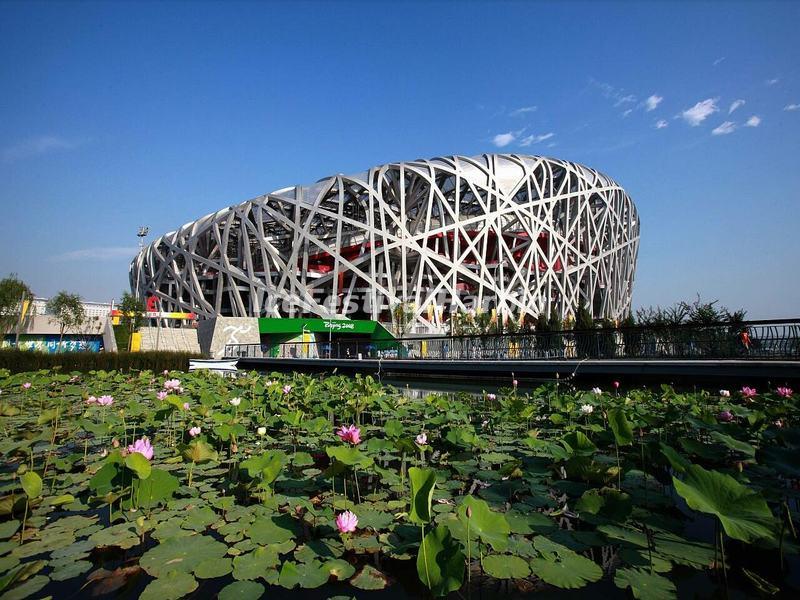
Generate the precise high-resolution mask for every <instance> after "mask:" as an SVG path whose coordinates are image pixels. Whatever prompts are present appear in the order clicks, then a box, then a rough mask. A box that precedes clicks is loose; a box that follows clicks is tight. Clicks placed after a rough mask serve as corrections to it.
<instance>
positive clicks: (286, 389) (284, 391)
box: [283, 385, 292, 394]
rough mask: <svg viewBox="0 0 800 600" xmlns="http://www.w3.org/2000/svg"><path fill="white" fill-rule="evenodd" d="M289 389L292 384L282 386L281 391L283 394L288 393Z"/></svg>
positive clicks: (290, 389)
mask: <svg viewBox="0 0 800 600" xmlns="http://www.w3.org/2000/svg"><path fill="white" fill-rule="evenodd" d="M291 391H292V386H290V385H285V386H283V393H284V394H288V393H289V392H291Z"/></svg>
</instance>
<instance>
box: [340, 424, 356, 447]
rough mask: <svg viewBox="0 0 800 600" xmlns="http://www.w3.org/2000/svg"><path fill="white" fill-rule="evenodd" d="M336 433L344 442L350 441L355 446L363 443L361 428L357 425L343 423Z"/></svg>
mask: <svg viewBox="0 0 800 600" xmlns="http://www.w3.org/2000/svg"><path fill="white" fill-rule="evenodd" d="M336 435H338V436H339V439H340V440H342V441H343V442H350V443H351V444H353V445H354V446H355V445H356V444H360V443H361V430H360V429H359V428H358V427H356V426H355V425H343V426H342V427H341V428H339V431H337V432H336Z"/></svg>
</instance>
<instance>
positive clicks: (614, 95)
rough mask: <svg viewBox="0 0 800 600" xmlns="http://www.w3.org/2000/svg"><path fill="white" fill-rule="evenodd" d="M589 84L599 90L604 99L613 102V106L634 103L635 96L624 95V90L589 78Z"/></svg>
mask: <svg viewBox="0 0 800 600" xmlns="http://www.w3.org/2000/svg"><path fill="white" fill-rule="evenodd" d="M589 83H590V84H591V85H593V86H594V87H596V88H597V89H599V90H600V93H601V94H603V96H604V97H605V98H608V99H609V100H614V106H619V105H620V104H626V103H630V102H636V96H634V95H633V94H625V93H624V90H623V89H621V88H615V87H614V86H613V85H611V84H610V83H606V82H604V81H597V80H596V79H594V78H593V77H590V78H589Z"/></svg>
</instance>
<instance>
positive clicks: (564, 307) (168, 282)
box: [130, 154, 639, 333]
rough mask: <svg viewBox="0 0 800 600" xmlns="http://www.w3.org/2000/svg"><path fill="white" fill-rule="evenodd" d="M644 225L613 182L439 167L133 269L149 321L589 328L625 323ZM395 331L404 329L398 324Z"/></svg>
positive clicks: (193, 242) (321, 190)
mask: <svg viewBox="0 0 800 600" xmlns="http://www.w3.org/2000/svg"><path fill="white" fill-rule="evenodd" d="M638 247H639V217H638V214H637V211H636V207H635V205H634V203H633V201H632V200H631V199H630V197H629V196H628V194H627V193H626V192H625V190H624V189H623V188H622V187H621V186H620V185H619V184H617V183H616V182H615V181H614V180H612V179H610V178H609V177H607V176H605V175H603V174H602V173H600V172H598V171H596V170H594V169H590V168H588V167H585V166H583V165H579V164H576V163H572V162H568V161H564V160H557V159H553V158H545V157H541V156H525V155H517V154H485V155H481V156H476V157H464V156H448V157H442V158H434V159H431V160H415V161H409V162H399V163H391V164H386V165H380V166H377V167H374V168H372V169H369V170H368V171H364V172H362V173H358V174H355V175H350V176H345V175H335V176H332V177H327V178H324V179H321V180H320V181H318V182H317V183H315V184H313V185H307V186H294V187H288V188H284V189H281V190H277V191H275V192H273V193H270V194H266V195H264V196H260V197H258V198H255V199H253V200H250V201H248V202H244V203H242V204H238V205H235V206H231V207H228V208H223V209H222V210H220V211H218V212H216V213H214V214H210V215H207V216H205V217H203V218H201V219H199V220H197V221H193V222H191V223H187V224H186V225H184V226H183V227H181V228H180V229H178V230H177V231H173V232H170V233H167V234H164V235H162V236H160V237H158V238H157V239H156V240H155V241H153V242H152V243H151V244H149V245H148V246H146V247H145V248H144V249H143V250H142V251H141V252H140V253H139V255H138V256H137V257H136V259H135V260H134V261H133V263H132V264H131V269H130V283H131V289H132V290H133V291H134V294H135V295H136V296H137V297H139V298H141V299H142V300H145V301H146V302H147V303H148V307H152V308H149V310H160V311H191V312H194V313H197V314H198V315H199V317H200V318H201V319H211V318H216V317H249V318H253V317H261V318H287V317H288V318H301V319H303V318H320V317H321V318H323V319H342V318H346V319H353V320H359V319H360V320H364V319H368V320H373V321H378V322H381V323H384V324H387V323H391V322H392V319H393V316H394V311H395V310H396V308H397V307H398V306H399V307H402V310H403V312H404V313H405V311H408V315H407V318H408V320H409V321H410V328H409V331H413V332H417V333H442V332H443V331H445V330H446V322H447V320H448V319H449V318H450V316H451V315H453V314H454V313H456V312H459V311H466V310H469V309H471V308H482V309H484V310H493V311H495V312H496V313H497V314H498V315H499V316H502V317H503V318H514V319H519V320H523V319H534V318H536V317H537V316H538V315H539V314H541V313H544V314H546V315H549V314H551V313H552V312H555V313H556V314H557V315H559V316H560V317H561V318H567V317H569V316H571V315H575V313H576V312H577V309H578V308H579V307H580V306H581V305H583V306H585V307H586V308H587V309H588V310H589V311H590V312H591V314H592V315H593V316H594V317H595V318H604V317H605V318H609V319H621V318H623V317H624V316H626V315H627V314H628V312H629V311H630V304H631V292H632V287H633V279H634V272H635V268H636V258H637V253H638ZM404 318H406V316H405V315H404Z"/></svg>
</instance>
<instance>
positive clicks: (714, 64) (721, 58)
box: [711, 56, 725, 67]
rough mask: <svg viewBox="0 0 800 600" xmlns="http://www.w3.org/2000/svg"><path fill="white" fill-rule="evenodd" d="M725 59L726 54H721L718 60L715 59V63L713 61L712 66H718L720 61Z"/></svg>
mask: <svg viewBox="0 0 800 600" xmlns="http://www.w3.org/2000/svg"><path fill="white" fill-rule="evenodd" d="M723 60H725V57H724V56H720V57H719V58H718V59H717V60H715V61H714V62H713V63H711V66H712V67H716V66H717V65H718V64H719V63H721V62H722V61H723Z"/></svg>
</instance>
